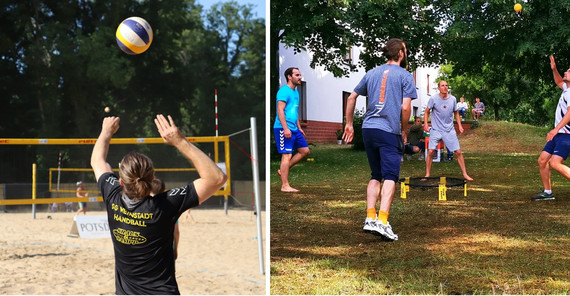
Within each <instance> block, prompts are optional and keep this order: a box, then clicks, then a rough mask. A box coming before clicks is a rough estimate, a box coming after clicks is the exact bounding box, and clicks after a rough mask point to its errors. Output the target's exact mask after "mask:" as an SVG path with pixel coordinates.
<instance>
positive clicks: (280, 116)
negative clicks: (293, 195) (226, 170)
mask: <svg viewBox="0 0 570 296" xmlns="http://www.w3.org/2000/svg"><path fill="white" fill-rule="evenodd" d="M285 78H286V79H287V84H286V85H284V86H282V87H281V88H280V89H279V91H278V92H277V118H276V119H275V124H274V125H273V130H274V133H275V144H276V145H277V151H278V152H279V153H280V154H281V165H280V167H279V170H277V174H279V176H280V177H281V191H283V192H299V190H297V189H295V188H293V187H291V185H289V170H290V169H291V167H292V166H294V165H295V164H296V163H298V162H299V161H300V160H301V159H303V157H305V156H307V155H308V154H309V152H310V151H309V145H307V141H305V132H304V131H303V129H302V128H301V124H300V123H299V92H298V91H297V86H298V85H301V72H300V71H299V69H298V68H294V67H291V68H288V69H287V70H285ZM295 149H297V154H295V156H293V151H295Z"/></svg>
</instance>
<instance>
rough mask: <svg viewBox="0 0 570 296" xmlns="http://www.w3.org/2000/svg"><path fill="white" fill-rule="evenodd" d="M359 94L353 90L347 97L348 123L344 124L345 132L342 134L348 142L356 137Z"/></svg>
mask: <svg viewBox="0 0 570 296" xmlns="http://www.w3.org/2000/svg"><path fill="white" fill-rule="evenodd" d="M357 98H358V94H357V93H356V92H352V93H351V94H350V96H349V97H348V98H347V99H346V112H345V113H346V124H345V126H344V133H343V134H342V139H343V140H344V142H346V143H350V142H352V139H353V138H354V126H353V124H354V107H355V106H356V99H357Z"/></svg>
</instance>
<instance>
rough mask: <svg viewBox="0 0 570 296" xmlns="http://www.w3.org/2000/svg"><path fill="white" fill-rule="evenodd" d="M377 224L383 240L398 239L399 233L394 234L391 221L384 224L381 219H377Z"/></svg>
mask: <svg viewBox="0 0 570 296" xmlns="http://www.w3.org/2000/svg"><path fill="white" fill-rule="evenodd" d="M376 225H377V226H378V234H380V237H381V238H382V240H385V241H390V242H391V241H397V240H398V235H397V234H394V232H393V231H392V226H391V225H390V222H388V223H386V225H384V224H383V223H382V222H381V221H377V223H376Z"/></svg>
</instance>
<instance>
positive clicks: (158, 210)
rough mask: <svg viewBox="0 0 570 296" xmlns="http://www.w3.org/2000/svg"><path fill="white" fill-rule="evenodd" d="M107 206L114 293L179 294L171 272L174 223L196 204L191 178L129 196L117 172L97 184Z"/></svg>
mask: <svg viewBox="0 0 570 296" xmlns="http://www.w3.org/2000/svg"><path fill="white" fill-rule="evenodd" d="M98 186H99V189H100V190H101V194H102V195H103V200H104V201H105V205H106V207H107V216H108V220H109V228H110V230H111V238H112V240H113V247H114V249H115V289H116V293H117V294H161V295H165V294H180V291H179V290H178V284H177V283H176V277H175V273H174V250H173V245H172V243H173V239H174V224H175V223H176V221H177V220H178V218H179V217H180V215H181V214H182V213H184V211H186V210H187V209H189V208H192V207H195V206H198V205H199V201H198V195H197V194H196V189H195V188H194V184H193V183H192V182H190V183H188V185H187V186H186V187H180V188H174V189H171V190H168V191H166V192H163V193H160V194H157V195H156V196H154V197H150V196H147V197H146V198H144V199H143V200H142V201H139V202H136V201H134V200H131V199H130V198H128V197H127V196H126V195H124V194H123V193H122V191H123V187H122V186H121V185H120V184H119V178H117V176H116V175H115V174H112V173H105V174H103V175H101V177H100V178H99V182H98Z"/></svg>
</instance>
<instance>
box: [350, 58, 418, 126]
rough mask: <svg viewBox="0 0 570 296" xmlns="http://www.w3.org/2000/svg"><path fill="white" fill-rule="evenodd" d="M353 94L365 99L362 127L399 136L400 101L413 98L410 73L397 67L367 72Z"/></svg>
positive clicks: (414, 92) (415, 95)
mask: <svg viewBox="0 0 570 296" xmlns="http://www.w3.org/2000/svg"><path fill="white" fill-rule="evenodd" d="M354 92H356V93H357V94H359V95H361V96H368V106H367V107H366V114H365V115H364V122H363V123H362V128H376V129H380V130H383V131H386V132H389V133H393V134H398V135H399V134H401V133H402V131H401V129H402V127H401V124H400V119H401V117H402V99H403V98H412V100H413V99H416V98H417V94H416V85H415V83H414V78H413V76H412V74H410V72H408V71H406V70H405V69H404V68H402V67H400V66H399V65H389V64H384V65H382V66H378V67H376V68H374V69H372V70H370V71H368V72H367V73H366V74H365V75H364V77H363V78H362V80H361V81H360V83H358V85H357V86H356V88H355V89H354Z"/></svg>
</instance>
